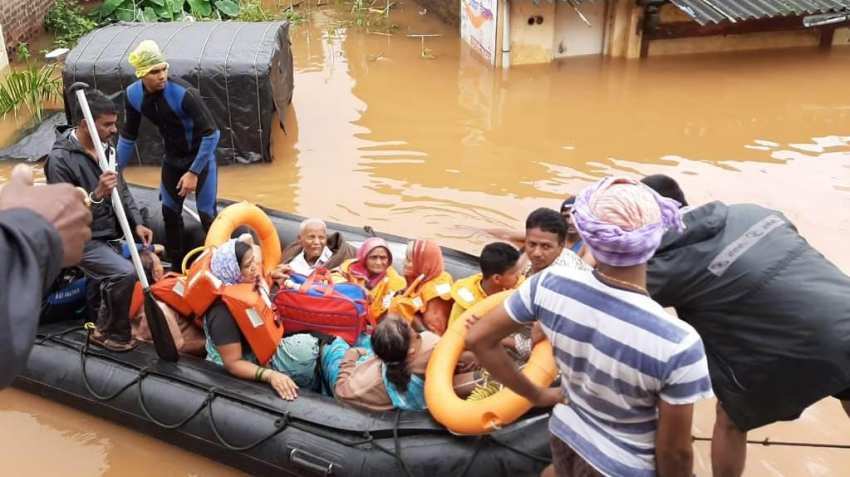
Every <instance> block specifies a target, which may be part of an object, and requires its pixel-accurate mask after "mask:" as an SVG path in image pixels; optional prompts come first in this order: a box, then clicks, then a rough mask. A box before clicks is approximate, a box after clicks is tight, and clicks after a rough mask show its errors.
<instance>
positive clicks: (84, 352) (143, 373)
mask: <svg viewBox="0 0 850 477" xmlns="http://www.w3.org/2000/svg"><path fill="white" fill-rule="evenodd" d="M83 328H84V329H85V330H86V332H87V333H86V341H85V342H84V343H83V345H82V346H81V347H80V348H79V350H80V361H81V365H82V378H83V384H85V387H86V389H87V390H88V391H89V393H90V394H91V395H92V396H93V397H94V398H95V399H97V400H99V401H110V400H112V399H115V398H116V397H118V396H119V395H120V394H121V393H123V392H124V391H126V390H127V389H129V388H130V387H132V386H133V385H134V384H136V385H137V386H138V392H139V398H138V399H139V401H138V402H139V407H140V408H141V409H142V412H143V413H144V414H145V416H146V417H147V418H148V419H150V420H151V422H153V423H154V424H156V425H157V426H159V427H162V428H165V429H167V430H176V429H178V428H180V427H182V426H184V425H186V424H187V423H188V422H189V421H191V420H192V419H194V418H195V417H197V416H198V415H199V414H200V413H201V411H203V409H204V408H207V409H208V414H207V418H208V421H209V424H210V429H211V430H212V432H213V434H214V435H215V437H216V439H217V440H218V441H219V443H220V444H221V445H222V446H224V447H225V448H227V449H228V450H231V451H235V452H244V451H247V450H250V449H253V448H255V447H257V446H259V445H261V444H263V443H264V442H266V441H268V440H269V439H271V438H272V437H274V436H276V435H277V434H279V433H281V432H282V431H283V430H284V429H286V428H287V427H289V426H292V427H294V428H296V429H301V430H303V431H310V432H313V433H316V434H319V435H321V436H322V437H324V438H326V439H328V440H330V441H333V442H335V443H337V444H340V445H344V446H346V447H359V446H361V445H370V446H372V447H373V448H375V449H376V450H378V451H381V452H383V453H385V454H387V455H389V456H391V457H393V458H394V459H396V461H398V462H399V464H400V466H401V468H402V470H403V472H404V474H405V475H407V476H412V475H413V473H412V472H411V470H410V468H409V467H408V466H407V463H406V462H405V461H404V459H402V457H401V452H400V451H401V446H400V442H399V440H400V436H399V432H398V426H399V423H400V420H401V411H400V410H397V413H396V417H395V419H394V422H393V430H392V432H393V434H392V436H393V440H394V447H395V449H393V450H394V451H395V452H393V450H391V449H388V448H386V447H384V446H383V445H381V444H380V443H378V442H377V441H376V440H375V437H374V436H373V435H372V433H371V432H369V431H364V432H363V437H364V438H363V439H360V440H355V441H350V440H347V439H341V438H339V437H336V436H333V435H330V434H328V433H324V432H321V431H318V430H317V429H315V428H314V427H312V426H305V425H299V423H297V422H294V421H292V420H291V418H290V415H289V413H288V412H285V413H283V414H281V415H280V416H281V417H279V418H278V419H276V420H275V423H274V425H275V429H274V431H272V432H271V433H269V434H268V435H266V436H264V437H262V438H260V439H258V440H257V441H255V442H253V443H251V444H248V445H244V446H236V445H233V444H231V443H229V442H227V440H226V439H225V438H224V436H222V435H221V432H219V430H218V426H217V425H216V423H215V416H214V415H213V411H212V403H213V401H214V400H215V398H217V397H219V396H222V395H221V394H220V393H219V392H218V391H217V390H216V388H214V387H213V388H209V389H207V388H204V387H202V386H200V385H198V384H195V383H186V384H187V385H189V386H190V387H195V388H197V389H202V390H205V391H207V397H206V398H205V399H204V401H203V402H202V403H201V405H200V406H198V407H197V408H196V409H195V410H194V411H193V412H192V413H191V414H190V415H189V416H188V417H186V418H185V419H182V420H181V421H180V422H179V423H175V424H167V423H164V422H162V421H159V420H158V419H156V418H154V417H153V416H152V415H151V413H150V412H149V410H148V409H147V405H146V403H145V401H144V397H143V396H142V386H141V380H142V379H144V378H145V377H147V376H150V375H151V374H156V373H152V372H151V371H150V370H149V369H148V368H137V369H138V371H139V374H138V375H137V376H136V377H135V378H134V379H133V380H131V381H130V382H129V383H127V384H126V385H124V386H122V387H121V388H120V389H119V390H118V391H116V392H114V393H112V394H110V395H100V394H98V393H97V392H95V391H94V389H93V387H92V385H91V383H90V382H89V380H88V375H87V372H86V358H87V356H88V355H90V353H89V352H88V348H89V343H90V338H91V333H92V332H93V331H94V329H95V326H94V324H93V323H86V324H85V325H84V326H83ZM79 329H80V328H79V327H74V328H73V329H68V330H65V331H62V332H60V333H55V334H49V335H45V336H43V338H42V340H41V341H42V342H44V341H47V340H50V341H54V342H56V343H58V344H61V345H64V346H69V347H76V346H72V345H71V344H70V343H67V342H65V341H63V340H57V339H55V338H58V337H62V336H64V335H67V334H68V333H70V332H71V331H74V330H79ZM95 356H98V355H96V354H95ZM99 357H101V358H105V359H112V357H110V356H108V355H105V356H99ZM119 363H122V364H124V365H128V363H123V362H121V361H119ZM131 366H132V365H131ZM263 410H264V411H266V412H269V410H268V409H265V408H263ZM484 440H490V441H492V442H494V443H495V444H497V445H499V446H501V447H504V448H506V449H509V450H511V451H514V452H516V453H518V454H520V455H523V456H525V457H527V458H529V459H532V460H535V461H538V462H542V463H546V464H548V463H549V462H551V460H550V459H546V458H543V457H539V456H535V455H533V454H530V453H528V452H526V451H523V450H522V449H517V448H515V447H513V446H511V445H509V444H507V443H505V442H502V441H500V440H498V439H496V438H495V437H493V436H492V435H488V436H483V437H482V438H481V439H479V442H478V444H477V448H476V452H475V454H474V455H473V457H472V458H471V459H470V463H471V462H472V461H473V460H475V457H477V455H478V453H479V452H480V450H481V449H482V448H483V442H484ZM694 440H710V439H706V438H700V437H695V438H694ZM756 443H762V442H760V441H757V442H756ZM770 445H803V444H799V443H780V442H770ZM811 446H812V447H837V448H850V446H832V445H826V444H813V445H811ZM469 468H471V467H470V466H468V467H467V471H468V470H469Z"/></svg>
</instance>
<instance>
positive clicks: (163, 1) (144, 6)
mask: <svg viewBox="0 0 850 477" xmlns="http://www.w3.org/2000/svg"><path fill="white" fill-rule="evenodd" d="M240 10H241V9H240V7H239V0H105V1H104V2H103V4H102V5H101V6H100V7H99V8H97V9H96V10H95V11H94V15H95V16H96V18H97V19H98V20H99V21H100V22H102V23H111V22H114V21H127V22H134V21H135V22H140V21H144V22H157V21H178V20H183V19H184V18H185V17H186V16H187V15H188V14H191V15H192V16H193V17H195V18H196V19H199V20H202V19H228V18H238V17H239V14H240Z"/></svg>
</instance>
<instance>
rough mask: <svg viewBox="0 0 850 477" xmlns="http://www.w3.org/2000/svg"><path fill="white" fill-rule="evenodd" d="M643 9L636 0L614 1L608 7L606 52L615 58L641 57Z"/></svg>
mask: <svg viewBox="0 0 850 477" xmlns="http://www.w3.org/2000/svg"><path fill="white" fill-rule="evenodd" d="M642 12H643V9H642V8H641V7H639V6H637V3H636V2H622V1H614V2H613V3H612V5H611V7H610V8H608V15H607V16H608V20H607V25H606V26H605V50H604V54H605V55H607V56H611V57H614V58H639V57H640V42H641V33H642V31H641V29H640V28H639V27H638V25H639V24H640V22H642V21H643V13H642Z"/></svg>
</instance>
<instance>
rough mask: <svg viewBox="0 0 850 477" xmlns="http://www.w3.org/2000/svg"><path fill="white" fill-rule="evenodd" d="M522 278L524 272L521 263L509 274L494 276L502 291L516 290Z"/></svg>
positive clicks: (508, 272)
mask: <svg viewBox="0 0 850 477" xmlns="http://www.w3.org/2000/svg"><path fill="white" fill-rule="evenodd" d="M521 277H522V270H521V269H520V266H519V263H517V264H515V265H514V266H513V267H511V269H510V270H508V271H507V272H505V273H502V274H500V275H495V276H494V278H496V283H498V284H499V287H500V288H501V289H502V290H510V289H512V288H515V287H516V284H517V283H518V282H519V279H520V278H521Z"/></svg>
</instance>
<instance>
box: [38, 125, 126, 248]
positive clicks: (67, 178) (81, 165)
mask: <svg viewBox="0 0 850 477" xmlns="http://www.w3.org/2000/svg"><path fill="white" fill-rule="evenodd" d="M71 131H72V129H71V128H69V127H67V126H63V127H59V128H57V138H56V142H55V143H54V144H53V150H51V151H50V154H48V155H47V163H46V164H45V165H44V175H45V176H47V182H48V183H51V184H55V183H60V182H67V183H69V184H72V185H74V186H78V187H82V188H83V189H85V190H86V191H88V192H94V190H95V188H97V183H98V179H99V178H100V175H101V174H102V173H103V171H102V170H101V168H100V166H98V165H97V162H96V160H95V159H93V158H92V157H91V156H90V155H89V154H88V153H87V152H86V151H85V149H83V146H82V145H81V144H80V143H79V141H77V140H76V139H74V138H73V137H72V136H71ZM112 154H114V150H113V148H111V147H110V148H109V151H108V152H107V157H109V156H111V155H112ZM118 193H119V194H120V195H121V203H122V204H124V212H125V213H126V214H127V220H129V222H130V229H131V230H134V229H135V226H136V225H140V224H143V222H142V217H141V215H140V214H139V209H138V207H136V202H135V201H134V200H133V195H132V194H131V193H130V189H129V188H127V183H126V182H124V177H123V176H122V175H121V174H120V173H119V175H118ZM91 213H92V224H91V232H92V238H93V239H97V240H113V239H118V238H122V237H123V233H122V232H121V226H120V225H119V224H118V218H117V216H116V215H115V211H114V210H113V209H112V201H111V200H110V198H108V197H107V198H105V199H104V200H103V203H101V204H92V206H91Z"/></svg>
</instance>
